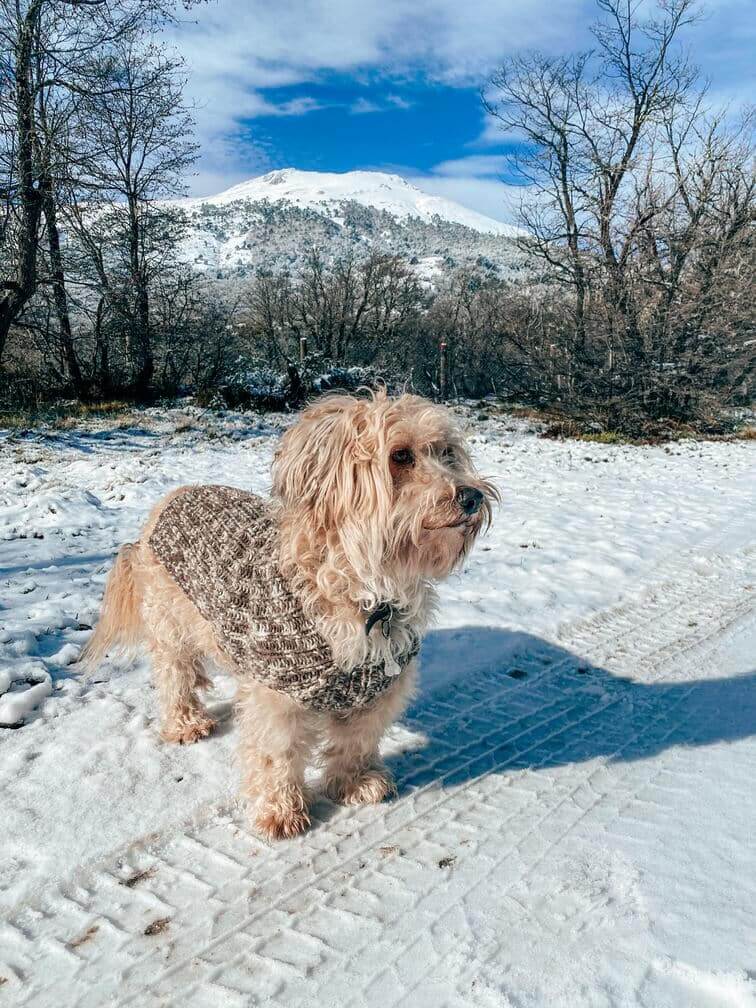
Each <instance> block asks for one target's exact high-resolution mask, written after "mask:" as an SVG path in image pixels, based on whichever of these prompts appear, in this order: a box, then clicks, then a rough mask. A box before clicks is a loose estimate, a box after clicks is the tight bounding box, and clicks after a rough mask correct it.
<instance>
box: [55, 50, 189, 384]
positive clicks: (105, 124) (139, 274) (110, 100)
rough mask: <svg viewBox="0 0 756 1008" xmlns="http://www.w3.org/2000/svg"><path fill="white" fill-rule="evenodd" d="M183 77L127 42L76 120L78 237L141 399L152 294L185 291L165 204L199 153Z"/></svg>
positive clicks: (158, 56)
mask: <svg viewBox="0 0 756 1008" xmlns="http://www.w3.org/2000/svg"><path fill="white" fill-rule="evenodd" d="M181 70H182V64H181V62H180V61H179V60H178V59H176V58H173V57H170V56H168V55H166V54H165V53H164V52H163V51H162V50H160V49H159V48H158V47H156V46H154V45H148V46H145V45H143V44H140V43H139V42H138V41H135V40H134V39H132V38H127V39H119V40H117V41H116V42H115V43H114V44H113V45H112V46H110V47H109V48H108V50H107V51H106V52H105V53H103V54H102V55H101V56H100V57H99V59H98V61H97V68H96V76H97V77H98V79H100V80H101V81H103V82H104V84H105V86H104V87H102V88H101V89H100V90H98V92H96V93H94V94H91V95H88V96H86V97H84V98H82V100H81V101H80V103H79V104H80V107H79V110H78V114H77V119H76V130H77V133H78V136H77V145H78V148H79V150H80V151H82V152H83V153H82V154H81V156H80V165H79V180H78V191H77V192H75V193H73V194H72V197H71V200H70V205H71V211H70V214H69V219H70V223H71V228H72V232H73V234H75V235H76V238H77V240H78V243H79V247H80V249H82V250H84V252H85V253H87V254H88V256H89V259H90V265H91V268H92V270H93V272H94V274H95V276H96V277H97V278H98V281H99V284H98V286H99V290H98V295H99V297H100V298H102V299H104V308H105V309H106V310H108V311H110V312H111V313H115V315H116V316H117V317H118V319H119V320H120V323H121V325H122V328H123V330H124V332H125V334H126V340H127V346H128V354H129V357H130V360H131V364H132V367H133V376H132V380H131V385H132V390H133V392H134V393H135V394H136V395H137V396H141V397H144V396H146V395H147V394H148V392H149V390H150V386H151V383H152V379H153V376H154V373H155V353H154V339H153V335H154V334H153V324H152V319H151V296H152V292H153V290H157V289H158V288H159V289H160V290H161V291H163V292H165V289H166V284H167V283H168V277H169V276H170V275H172V274H175V282H176V284H177V285H178V286H179V287H182V288H184V287H185V286H186V283H187V279H186V277H185V275H184V274H185V271H182V270H181V268H180V266H179V264H178V263H177V261H176V249H177V245H178V243H179V241H180V239H181V236H182V233H183V226H184V223H185V217H184V215H183V213H182V212H181V210H180V209H179V208H178V207H177V206H175V205H171V204H170V203H166V202H165V201H166V199H167V198H168V197H173V196H176V195H178V194H180V193H181V192H182V189H183V186H184V183H183V178H184V176H185V175H186V173H187V172H188V171H189V169H190V168H191V166H192V164H193V162H194V160H195V157H196V150H197V147H196V145H195V144H194V142H193V140H192V138H191V137H192V129H193V123H192V120H191V116H190V114H189V112H188V109H187V108H186V106H185V105H184V103H183V100H182V97H181V95H182V88H183V83H184V82H183V79H182V77H181ZM82 193H83V194H84V199H83V200H82V197H81V194H82Z"/></svg>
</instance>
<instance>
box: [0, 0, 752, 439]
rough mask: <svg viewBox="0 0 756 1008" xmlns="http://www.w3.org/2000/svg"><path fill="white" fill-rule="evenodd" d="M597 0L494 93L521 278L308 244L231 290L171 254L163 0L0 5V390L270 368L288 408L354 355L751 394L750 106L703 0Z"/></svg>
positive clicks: (725, 400) (431, 387)
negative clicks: (719, 75)
mask: <svg viewBox="0 0 756 1008" xmlns="http://www.w3.org/2000/svg"><path fill="white" fill-rule="evenodd" d="M598 6H599V8H600V11H601V15H602V16H601V20H600V21H599V22H598V24H597V25H596V26H595V29H594V35H595V45H594V48H593V49H592V50H590V51H589V52H585V53H581V54H575V55H571V56H565V57H561V58H553V57H547V56H544V55H542V54H537V53H536V54H533V53H530V54H527V55H522V56H516V57H514V58H512V59H511V60H509V61H508V62H507V63H506V64H505V65H503V66H502V67H501V68H500V70H499V71H498V72H497V73H496V74H495V75H494V76H493V78H492V79H491V81H490V82H489V84H488V86H487V88H486V89H485V103H486V107H487V110H488V113H489V114H490V115H491V116H492V117H493V118H494V120H498V121H499V122H500V123H501V126H502V129H503V130H504V131H505V132H506V133H507V135H508V136H510V137H511V136H516V137H517V138H518V144H517V148H516V150H517V153H516V156H513V164H512V170H513V172H514V173H515V176H516V178H518V179H519V181H521V182H522V183H523V184H525V183H527V186H526V187H525V188H523V193H525V194H526V195H527V202H525V203H524V204H523V207H522V210H521V214H520V223H521V225H522V229H523V230H522V234H523V237H522V238H521V239H520V244H521V245H522V248H523V250H524V251H525V253H526V254H527V257H528V262H529V264H530V265H529V268H528V269H527V270H526V272H525V276H524V277H523V276H520V278H519V279H518V281H517V282H516V283H514V282H510V281H508V280H507V279H506V277H504V278H502V277H500V276H498V277H497V275H496V274H495V273H492V272H491V271H490V270H486V269H484V268H483V267H481V268H480V269H464V270H458V271H457V272H452V273H448V272H446V273H440V272H439V273H437V274H436V275H434V276H433V277H430V278H428V277H422V276H421V275H420V274H419V273H418V270H417V269H416V265H417V264H415V263H413V262H412V261H409V260H407V259H403V258H401V257H399V256H395V255H387V254H379V253H376V252H373V253H370V252H364V251H362V252H360V253H359V254H357V253H356V252H355V253H354V254H351V255H342V256H340V257H338V258H334V257H333V256H332V255H329V253H328V249H327V248H313V249H311V250H310V251H309V254H308V256H307V258H306V262H305V265H304V267H303V268H302V269H300V270H298V271H297V273H296V274H291V273H288V272H285V271H280V272H277V273H274V272H270V271H265V270H262V271H259V272H258V273H257V275H256V276H255V277H253V278H251V279H250V280H249V281H247V282H245V283H243V284H239V285H238V286H237V287H236V289H235V290H234V296H233V299H231V298H230V297H229V296H228V294H227V293H226V295H225V296H224V297H221V296H220V291H221V288H220V286H219V285H217V284H215V285H214V284H213V283H212V282H211V281H205V280H204V279H202V278H201V277H200V276H199V275H198V274H197V273H195V272H193V271H191V270H190V269H188V268H187V267H185V266H183V265H182V264H181V262H180V257H179V255H178V249H179V245H180V242H181V239H182V237H183V235H184V234H185V228H186V220H185V218H184V215H183V214H182V212H181V210H180V209H179V207H178V205H177V204H175V203H173V204H172V203H171V202H170V201H171V199H172V198H174V197H175V196H176V195H179V194H180V193H181V192H182V185H183V180H184V179H185V178H186V176H187V173H188V172H189V171H190V169H191V167H192V164H193V162H194V159H195V157H196V154H197V151H196V147H195V145H194V142H193V139H192V121H191V114H190V109H188V108H187V106H186V104H185V102H184V99H183V95H182V91H183V68H182V66H181V63H180V61H179V60H178V59H177V58H176V57H175V56H173V55H172V54H171V53H169V52H167V51H165V50H163V49H161V48H160V47H159V46H158V45H156V44H155V43H154V41H152V42H150V41H148V39H154V38H156V37H159V31H160V29H161V27H162V26H164V25H165V23H166V21H168V20H170V18H171V16H172V15H171V11H170V10H169V9H168V10H167V9H166V7H165V4H163V3H161V2H160V0H26V3H25V4H21V5H19V4H18V3H17V2H16V0H0V41H2V55H1V56H0V59H1V60H2V64H0V246H1V247H2V261H1V262H0V382H2V384H3V393H2V395H1V396H0V398H3V397H4V399H5V400H6V401H9V400H10V399H13V398H15V400H16V401H18V402H19V403H21V402H28V401H32V400H33V399H34V398H35V397H37V398H39V397H44V396H52V395H58V396H74V397H78V398H80V399H84V400H86V399H96V398H103V397H104V398H107V397H115V396H118V397H125V396H128V397H132V398H135V399H142V400H144V399H148V398H150V397H152V396H155V395H163V394H165V395H172V394H175V393H177V392H181V391H194V392H202V393H203V394H204V395H205V396H206V397H208V398H210V399H212V397H213V395H214V394H215V393H217V394H218V395H220V396H221V397H222V396H224V395H227V396H231V397H232V398H233V397H235V398H236V400H237V401H242V398H240V387H241V386H242V385H243V384H244V382H247V384H248V385H250V386H254V387H255V388H257V387H258V386H257V385H255V382H256V381H257V379H258V378H260V376H261V375H263V376H265V377H264V381H262V380H261V383H260V382H258V385H259V386H260V388H263V392H264V394H263V395H262V399H263V400H264V401H266V402H271V403H273V402H281V401H291V402H292V403H294V402H295V401H297V400H299V399H301V397H302V395H303V394H305V393H306V392H307V391H308V385H307V383H308V382H309V383H310V385H309V387H310V388H312V389H316V390H317V389H320V388H322V387H327V385H328V382H329V381H330V379H329V378H328V375H329V374H330V375H331V377H332V376H333V375H334V374H338V375H339V376H341V377H342V378H344V376H345V375H347V371H348V369H349V368H350V367H352V368H353V369H357V370H354V372H353V373H354V374H356V375H359V374H371V375H381V376H383V377H385V378H387V379H388V380H389V381H396V382H397V383H405V384H410V385H412V386H413V387H415V388H416V389H418V390H420V391H422V392H425V393H427V394H432V395H443V394H447V395H464V396H480V395H484V394H495V395H499V396H502V397H509V398H516V399H518V400H521V401H525V402H531V403H536V404H539V405H545V406H558V407H560V408H561V409H564V410H571V411H581V412H591V411H593V412H595V413H596V414H597V415H599V414H600V415H601V417H602V418H605V419H606V420H607V421H608V422H612V423H620V424H621V423H623V422H625V420H626V419H627V418H631V419H632V418H633V417H649V416H651V417H675V418H679V419H685V420H691V419H695V418H696V417H697V416H703V415H708V414H711V412H712V411H715V410H717V409H719V408H720V407H721V406H723V405H727V404H733V403H746V402H748V401H749V399H750V398H751V397H752V395H753V379H754V373H755V371H756V333H755V332H754V325H753V303H754V293H755V291H754V268H753V267H754V255H753V253H754V220H755V217H756V214H755V211H756V183H755V181H754V144H753V132H752V130H753V119H752V117H750V116H748V115H745V116H741V117H740V118H738V117H736V116H734V115H733V114H732V113H731V112H729V113H727V114H724V113H721V112H720V113H716V114H715V113H714V112H713V111H712V110H711V109H710V108H708V107H707V102H706V94H705V89H704V88H702V87H701V86H700V84H699V81H698V77H697V74H696V71H695V69H694V68H693V67H692V66H691V65H690V64H689V63H688V61H687V58H686V57H685V56H684V55H683V50H682V49H681V48H680V46H679V40H678V35H679V33H680V32H681V31H682V30H683V29H685V28H686V27H687V26H688V25H689V24H690V23H691V22H692V21H693V20H694V19H695V18H694V13H693V4H692V2H691V0H665V2H664V3H659V4H658V5H657V7H656V8H655V10H654V11H652V12H651V15H649V19H648V20H645V21H643V20H640V16H641V15H640V13H639V12H640V11H641V8H640V7H637V6H635V5H628V4H626V3H625V2H624V0H598ZM644 9H645V8H644ZM345 369H346V370H345ZM360 369H362V370H360ZM365 369H368V370H365ZM255 375H256V376H257V378H255V377H254V376H255ZM250 376H252V377H250ZM345 380H346V379H345ZM266 389H267V391H265V390H266ZM224 390H225V391H224ZM231 390H233V391H231ZM266 397H267V398H266Z"/></svg>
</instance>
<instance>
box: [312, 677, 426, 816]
mask: <svg viewBox="0 0 756 1008" xmlns="http://www.w3.org/2000/svg"><path fill="white" fill-rule="evenodd" d="M414 664H415V663H414V662H413V663H412V664H411V665H410V666H409V667H408V668H407V669H405V671H404V672H403V673H402V675H401V676H400V677H399V679H398V680H397V682H396V683H394V685H392V686H391V687H390V688H389V689H387V690H386V692H385V693H383V694H381V696H379V697H378V699H377V700H374V701H373V703H371V704H370V705H369V706H368V707H365V708H362V709H361V710H356V711H354V712H349V713H345V714H332V715H330V716H329V718H328V722H327V727H326V732H327V741H326V745H325V748H324V749H323V755H322V759H323V762H324V765H325V768H324V775H323V776H324V787H325V793H326V794H327V796H328V797H329V798H330V799H331V800H332V801H335V802H340V803H341V804H342V805H372V804H375V803H376V802H381V801H383V799H384V798H388V797H390V796H391V795H393V794H396V787H395V786H394V781H393V778H392V776H391V774H390V772H389V771H388V770H387V769H386V767H385V766H384V765H383V761H382V759H381V757H380V754H379V752H378V746H379V744H380V741H381V738H382V737H383V735H384V733H385V732H386V729H387V728H388V727H389V726H390V725H391V724H392V722H393V721H395V720H396V718H397V717H399V715H400V714H401V713H402V711H403V710H404V708H405V707H406V705H407V702H408V700H409V698H410V697H411V695H412V692H413V690H414V685H415V668H414Z"/></svg>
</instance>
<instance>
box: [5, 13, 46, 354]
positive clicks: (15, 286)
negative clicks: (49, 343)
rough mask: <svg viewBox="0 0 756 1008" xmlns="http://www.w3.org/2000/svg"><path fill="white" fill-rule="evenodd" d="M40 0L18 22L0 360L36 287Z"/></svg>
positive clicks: (39, 193) (39, 199)
mask: <svg viewBox="0 0 756 1008" xmlns="http://www.w3.org/2000/svg"><path fill="white" fill-rule="evenodd" d="M41 6H42V0H34V2H33V3H32V4H31V6H30V7H29V10H28V11H27V12H26V15H25V17H24V18H23V20H22V21H21V23H20V25H19V34H18V39H17V42H16V80H15V94H14V98H15V106H16V108H15V111H16V143H17V153H16V166H17V170H18V181H19V186H18V191H19V204H20V220H19V230H18V261H17V264H16V270H15V273H16V277H15V279H14V280H11V281H9V282H8V283H6V284H5V285H4V288H3V293H2V296H0V360H2V354H3V350H4V349H5V344H6V341H7V339H8V333H9V332H10V328H11V326H12V325H13V323H14V322H15V321H16V319H17V318H18V317H19V315H20V314H21V312H22V311H23V309H24V307H25V306H26V304H27V302H28V301H29V299H30V298H31V297H32V296H33V294H34V292H35V291H36V289H37V251H38V232H39V221H40V215H41V212H42V190H41V188H40V187H39V186H38V185H37V184H36V181H37V180H36V178H35V172H34V133H35V122H34V89H33V87H32V51H33V39H34V36H35V33H36V30H37V22H38V20H39V13H40V9H41Z"/></svg>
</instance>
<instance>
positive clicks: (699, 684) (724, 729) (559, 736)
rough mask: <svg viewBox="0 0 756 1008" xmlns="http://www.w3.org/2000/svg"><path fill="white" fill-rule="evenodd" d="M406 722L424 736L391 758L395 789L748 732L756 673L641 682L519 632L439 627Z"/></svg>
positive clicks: (621, 756)
mask: <svg viewBox="0 0 756 1008" xmlns="http://www.w3.org/2000/svg"><path fill="white" fill-rule="evenodd" d="M638 671H639V673H640V672H642V671H643V669H642V668H641V667H640V666H639V669H638ZM701 672H702V675H706V672H707V670H706V669H702V670H701ZM663 674H665V670H662V675H663ZM666 674H667V675H669V676H670V677H671V678H673V677H674V675H675V669H674V666H672V667H671V668H670V669H669V670H666ZM406 724H407V727H408V728H410V730H411V732H412V734H411V735H410V736H409V739H410V740H411V739H418V738H420V739H424V740H425V741H424V743H423V742H422V741H421V742H419V743H418V744H415V743H413V742H412V741H409V742H408V743H407V747H406V748H404V749H403V751H401V752H398V753H396V752H395V753H394V754H393V755H391V754H389V756H388V762H389V765H390V766H391V768H392V770H393V772H394V775H395V777H396V781H397V786H398V789H399V792H400V794H401V793H406V792H408V791H411V790H413V789H416V788H418V787H422V786H423V785H426V784H433V783H435V784H437V785H438V786H440V787H451V786H454V785H459V784H462V783H465V782H466V781H471V780H474V779H475V778H478V777H480V776H482V775H483V774H486V773H492V772H494V773H506V772H513V771H517V770H522V769H526V768H527V769H532V770H536V771H537V770H541V769H545V768H548V767H558V766H565V765H568V764H573V763H580V762H585V761H588V760H593V759H597V758H604V759H608V760H611V761H625V760H640V759H646V758H648V757H651V756H654V755H656V754H657V753H660V752H662V751H664V750H665V749H668V748H669V747H672V746H707V745H714V744H715V743H719V742H735V741H737V740H738V739H744V738H747V737H749V736H751V735H753V734H756V671H754V670H752V669H749V670H748V671H746V670H745V669H744V670H743V674H741V675H736V676H732V677H729V678H713V677H712V678H703V677H702V678H698V679H684V680H682V681H681V680H680V678H679V675H678V678H677V680H676V681H663V679H662V681H655V682H651V683H648V682H637V681H633V680H631V679H626V678H621V677H618V676H616V675H613V674H612V673H611V672H608V671H606V670H605V669H602V668H597V667H595V666H594V665H592V664H591V663H590V662H589V661H586V660H585V659H583V658H581V657H580V656H579V655H574V654H571V653H570V652H569V651H566V650H564V649H562V648H560V647H558V646H557V645H555V644H551V643H549V642H547V641H544V640H541V639H540V638H537V637H533V636H530V635H529V634H526V633H520V632H514V631H507V630H503V629H496V628H493V627H463V628H460V629H456V630H438V631H435V632H433V633H431V634H429V635H428V637H427V638H426V640H425V642H424V645H423V651H422V656H421V685H420V692H419V694H418V697H417V699H416V700H415V701H414V703H413V704H412V706H411V707H410V709H409V711H408V715H407V719H406ZM405 738H407V737H406V736H405ZM400 744H401V741H400Z"/></svg>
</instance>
